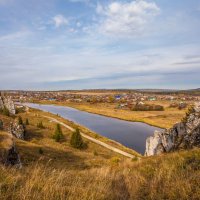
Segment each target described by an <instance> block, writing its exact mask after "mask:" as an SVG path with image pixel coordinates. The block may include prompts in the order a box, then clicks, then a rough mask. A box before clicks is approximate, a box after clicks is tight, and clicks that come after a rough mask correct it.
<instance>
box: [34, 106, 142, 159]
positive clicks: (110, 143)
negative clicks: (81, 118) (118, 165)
mask: <svg viewBox="0 0 200 200" xmlns="http://www.w3.org/2000/svg"><path fill="white" fill-rule="evenodd" d="M30 110H31V111H32V113H34V115H37V116H38V117H41V118H43V119H44V118H46V119H47V118H50V119H51V121H53V120H52V119H54V121H55V120H56V121H57V122H59V123H61V124H62V125H63V124H64V125H66V126H67V127H71V130H72V129H76V128H79V130H80V131H81V132H82V134H84V135H85V136H86V139H87V140H88V139H90V138H93V140H95V141H96V140H98V141H99V143H101V146H104V147H105V146H107V145H108V146H109V147H110V148H108V149H110V150H112V149H111V147H113V149H115V150H114V152H117V150H116V149H119V151H118V152H120V151H123V152H125V153H127V154H130V155H133V156H132V158H133V157H142V155H141V154H139V153H138V152H137V151H135V150H133V149H130V148H128V147H126V146H124V145H122V144H120V143H119V142H117V141H114V140H111V139H109V138H107V137H104V136H102V135H100V134H97V133H95V132H93V131H91V130H90V129H88V128H86V127H84V126H82V125H80V124H77V123H74V122H72V121H70V120H67V119H65V118H63V117H61V116H59V115H55V114H52V113H50V112H45V111H42V110H39V109H33V108H30ZM87 136H88V137H87ZM93 142H94V141H93ZM96 143H97V142H96ZM103 143H105V144H103ZM102 144H103V145H102ZM108 146H107V147H108ZM120 154H121V153H120ZM121 155H122V154H121ZM130 157H131V156H129V158H130Z"/></svg>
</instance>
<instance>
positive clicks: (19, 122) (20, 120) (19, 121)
mask: <svg viewBox="0 0 200 200" xmlns="http://www.w3.org/2000/svg"><path fill="white" fill-rule="evenodd" d="M18 124H19V125H23V120H22V117H21V116H19V117H18Z"/></svg>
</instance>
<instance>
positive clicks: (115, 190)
mask: <svg viewBox="0 0 200 200" xmlns="http://www.w3.org/2000/svg"><path fill="white" fill-rule="evenodd" d="M39 113H40V111H35V110H34V111H31V112H30V113H24V114H20V115H21V116H22V118H23V120H25V119H26V118H28V119H29V122H30V125H29V126H27V128H26V131H27V132H26V133H27V134H26V141H22V140H16V144H17V148H18V150H19V152H20V157H21V160H22V162H23V168H22V169H20V170H19V169H15V168H6V167H4V166H3V165H1V164H0V200H12V199H13V200H57V199H58V200H65V199H69V200H129V199H130V200H134V199H136V200H138V199H139V200H140V199H145V200H148V199H151V200H156V199H158V200H160V199H170V200H171V199H172V200H173V199H174V200H177V199H181V200H188V199H191V200H193V199H195V200H196V199H199V196H200V184H199V182H200V149H194V150H190V151H181V152H177V153H170V154H164V155H161V156H155V157H149V158H143V159H141V160H139V161H134V160H130V159H125V158H124V157H122V156H120V155H118V154H115V153H114V152H111V151H109V150H107V149H105V148H103V147H101V146H99V145H96V144H94V143H91V142H89V141H86V142H88V149H86V150H76V149H73V148H72V147H71V146H70V145H69V138H70V136H71V132H70V131H69V130H67V129H65V128H62V129H63V134H64V136H65V139H64V140H63V141H62V142H60V143H57V142H55V141H54V140H53V139H52V135H53V131H54V128H55V124H54V123H52V122H50V121H49V120H48V119H44V118H42V117H41V115H39ZM41 120H42V121H43V124H44V126H45V127H46V128H45V129H39V128H37V126H36V125H37V123H38V121H41ZM65 122H66V121H65ZM68 123H70V122H68ZM7 138H8V137H7V135H6V133H5V132H0V143H1V144H6V143H4V139H7ZM6 146H7V145H6ZM4 147H5V146H2V148H4ZM40 148H42V150H43V153H42V154H41V153H40V151H39V149H40Z"/></svg>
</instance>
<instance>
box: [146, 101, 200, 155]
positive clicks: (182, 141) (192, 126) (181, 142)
mask: <svg viewBox="0 0 200 200" xmlns="http://www.w3.org/2000/svg"><path fill="white" fill-rule="evenodd" d="M195 146H196V147H200V103H196V104H195V106H194V108H191V109H190V110H189V112H188V113H187V114H186V117H185V118H184V119H183V120H182V122H180V123H177V124H175V125H174V126H173V127H172V128H170V129H168V130H167V129H166V130H163V131H155V133H154V135H153V136H151V137H149V138H147V140H146V151H145V156H153V155H158V154H161V153H164V152H171V151H176V150H179V149H188V148H193V147H195Z"/></svg>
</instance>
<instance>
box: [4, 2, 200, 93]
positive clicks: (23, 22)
mask: <svg viewBox="0 0 200 200" xmlns="http://www.w3.org/2000/svg"><path fill="white" fill-rule="evenodd" d="M198 87H200V0H173V1H169V0H135V1H134V0H117V1H113V0H98V1H96V0H0V89H35V90H43V89H49V90H55V89H87V88H173V89H174V88H178V89H183V88H184V89H186V88H198Z"/></svg>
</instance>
